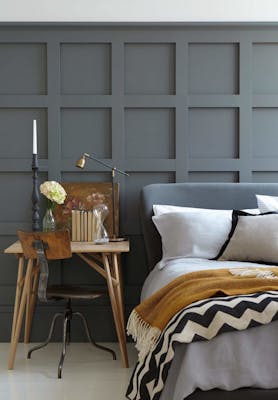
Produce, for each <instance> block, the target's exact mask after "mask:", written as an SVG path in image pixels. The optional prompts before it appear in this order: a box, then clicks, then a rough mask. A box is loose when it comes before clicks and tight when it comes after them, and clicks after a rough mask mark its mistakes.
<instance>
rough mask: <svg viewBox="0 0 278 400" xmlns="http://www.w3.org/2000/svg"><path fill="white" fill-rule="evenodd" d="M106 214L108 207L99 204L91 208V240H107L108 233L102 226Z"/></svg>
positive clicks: (99, 241)
mask: <svg viewBox="0 0 278 400" xmlns="http://www.w3.org/2000/svg"><path fill="white" fill-rule="evenodd" d="M107 214H108V207H107V206H106V205H104V204H100V205H98V206H96V207H94V208H93V241H94V243H98V244H101V243H107V242H109V238H108V233H107V231H106V229H105V226H104V220H105V218H106V217H107Z"/></svg>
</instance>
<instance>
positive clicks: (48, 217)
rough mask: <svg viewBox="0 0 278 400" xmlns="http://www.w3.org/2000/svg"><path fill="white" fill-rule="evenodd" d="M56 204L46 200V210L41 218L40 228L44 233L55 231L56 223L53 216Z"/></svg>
mask: <svg viewBox="0 0 278 400" xmlns="http://www.w3.org/2000/svg"><path fill="white" fill-rule="evenodd" d="M55 205H56V203H55V202H53V201H51V200H49V199H47V208H46V211H45V214H44V217H43V221H42V227H43V230H44V231H45V232H50V231H55V230H56V221H55V217H54V214H53V210H54V208H55Z"/></svg>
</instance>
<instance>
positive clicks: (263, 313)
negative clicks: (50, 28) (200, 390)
mask: <svg viewBox="0 0 278 400" xmlns="http://www.w3.org/2000/svg"><path fill="white" fill-rule="evenodd" d="M276 319H278V291H268V292H260V293H254V294H249V295H237V296H225V297H217V298H216V297H214V298H210V299H206V300H200V301H198V302H195V303H193V304H191V305H190V306H187V307H185V308H184V309H183V310H181V311H180V312H178V313H177V314H176V315H175V316H174V317H173V318H172V319H171V320H170V321H169V323H168V325H167V326H166V328H165V329H164V331H163V332H162V333H161V335H160V337H159V340H158V341H157V344H156V345H155V348H154V349H153V350H152V351H150V352H149V353H148V354H147V355H146V356H145V358H144V359H143V360H142V361H139V362H138V363H137V364H136V366H135V369H134V371H133V374H132V377H131V379H130V382H129V386H128V389H127V393H126V397H127V399H129V400H158V399H159V398H160V395H161V392H162V390H163V387H164V385H165V382H166V379H167V375H168V372H169V369H170V366H171V363H172V360H173V358H174V355H175V344H177V343H191V342H193V341H200V340H210V339H212V338H214V337H215V336H216V335H219V334H221V333H224V332H229V331H237V330H238V331H240V330H244V329H248V328H252V327H254V326H258V325H264V324H268V323H270V322H271V321H274V320H276Z"/></svg>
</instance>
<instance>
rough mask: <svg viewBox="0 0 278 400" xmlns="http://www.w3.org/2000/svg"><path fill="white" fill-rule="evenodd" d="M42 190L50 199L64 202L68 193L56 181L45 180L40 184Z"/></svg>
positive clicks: (59, 202) (55, 201) (60, 202)
mask: <svg viewBox="0 0 278 400" xmlns="http://www.w3.org/2000/svg"><path fill="white" fill-rule="evenodd" d="M40 192H41V193H42V194H43V195H44V196H45V197H46V198H47V199H49V200H50V201H53V202H54V203H57V204H63V203H64V201H65V198H66V196H67V193H66V191H65V189H64V188H63V186H62V185H60V183H58V182H56V181H45V182H44V183H42V184H41V185H40Z"/></svg>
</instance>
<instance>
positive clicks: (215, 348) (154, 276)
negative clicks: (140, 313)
mask: <svg viewBox="0 0 278 400" xmlns="http://www.w3.org/2000/svg"><path fill="white" fill-rule="evenodd" d="M256 194H261V195H269V196H278V185H277V184H272V183H269V184H268V183H262V184H259V183H258V184H257V183H177V184H153V185H148V186H146V187H144V188H143V190H142V195H141V203H140V204H141V206H140V208H141V210H140V211H141V219H142V229H143V236H144V242H145V248H146V253H147V260H148V265H149V268H150V273H149V275H148V277H147V279H146V281H145V283H144V286H143V290H142V300H144V299H145V298H148V296H150V295H151V294H152V293H154V292H155V291H156V290H158V289H159V288H161V287H162V286H163V285H164V284H166V283H168V282H170V281H171V279H174V278H175V277H176V276H177V275H178V274H180V272H177V271H179V268H180V267H179V266H180V260H176V259H173V260H170V261H169V264H168V265H167V267H166V268H163V269H160V268H159V261H160V260H161V258H162V245H161V237H160V235H159V233H158V231H157V229H156V227H155V225H154V223H153V220H152V216H153V205H154V204H160V205H163V204H165V205H175V206H182V207H196V208H205V209H215V210H232V209H237V210H242V209H256V208H257V201H256V197H255V195H256ZM183 261H185V264H186V263H189V264H188V265H189V269H190V268H191V267H192V265H193V268H194V267H195V266H196V265H198V263H200V262H202V260H199V259H192V260H190V259H189V260H188V259H187V260H183ZM190 262H191V264H190ZM209 262H210V263H219V262H220V261H209ZM237 264H238V266H241V263H239V262H237ZM245 264H247V265H251V264H254V263H250V262H249V263H243V265H245ZM254 265H255V264H254ZM210 266H211V265H210V264H209V265H208V267H210ZM259 266H260V267H262V264H259ZM252 267H253V265H252ZM277 332H278V321H277V320H275V321H274V320H273V322H271V323H268V324H266V325H259V326H256V327H252V329H247V330H243V331H233V332H225V333H222V334H220V335H218V336H216V337H215V338H214V339H212V340H208V341H201V342H193V343H190V344H179V345H178V346H177V348H176V351H175V356H174V359H173V361H172V363H171V366H170V369H169V373H168V376H167V379H166V382H165V386H164V388H163V391H162V393H161V394H159V396H157V397H155V399H159V400H184V399H186V400H212V399H213V400H218V399H219V400H220V399H221V400H241V399H244V400H255V399H256V400H259V399H260V400H274V399H277V398H278V346H277V345H276V343H277ZM254 346H255V347H256V358H254V357H253V358H252V353H254V352H253V351H252V349H254ZM219 349H222V350H221V351H220V350H219ZM229 351H230V357H228V360H229V362H228V363H227V360H225V359H224V357H221V354H223V353H225V352H227V354H229ZM221 352H222V353H221ZM231 355H232V356H231ZM239 366H240V367H239ZM230 371H233V374H234V375H235V376H232V375H233V374H231V373H230ZM235 372H236V373H235ZM221 375H223V376H221ZM243 375H244V376H243ZM203 377H204V381H205V383H204V384H203V382H202V379H203ZM217 379H219V380H220V382H218V381H217ZM258 382H259V383H258ZM248 383H249V384H248ZM223 389H224V390H223ZM143 397H144V396H141V397H140V396H138V397H137V398H138V399H140V400H147V399H146V398H143Z"/></svg>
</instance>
